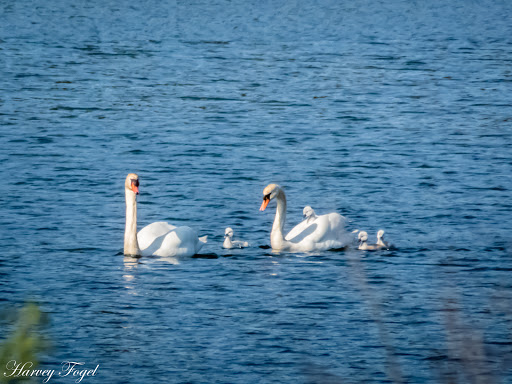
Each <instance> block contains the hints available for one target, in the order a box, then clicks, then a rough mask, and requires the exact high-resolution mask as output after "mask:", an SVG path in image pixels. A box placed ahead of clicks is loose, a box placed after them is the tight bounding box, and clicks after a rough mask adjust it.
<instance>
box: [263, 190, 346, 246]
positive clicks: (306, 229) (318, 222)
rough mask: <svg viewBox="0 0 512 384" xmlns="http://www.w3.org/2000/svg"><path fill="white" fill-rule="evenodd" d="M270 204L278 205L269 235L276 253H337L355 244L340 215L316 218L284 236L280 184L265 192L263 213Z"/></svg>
mask: <svg viewBox="0 0 512 384" xmlns="http://www.w3.org/2000/svg"><path fill="white" fill-rule="evenodd" d="M271 200H275V201H276V202H277V209H276V216H275V218H274V224H273V225H272V232H271V234H270V245H271V246H272V249H273V250H274V251H290V252H311V251H321V250H327V249H337V248H343V247H345V246H346V245H348V244H349V243H350V242H351V241H352V235H351V234H349V233H347V232H346V231H345V229H344V226H345V218H344V217H343V216H341V215H340V214H338V213H328V214H326V215H321V216H316V215H315V218H314V220H312V221H310V220H309V218H308V219H307V220H305V221H303V222H301V223H299V224H298V225H297V226H296V227H294V228H293V229H292V230H291V231H290V232H289V233H288V234H287V235H286V236H285V235H284V224H285V221H286V195H285V193H284V191H283V190H282V189H281V187H280V186H279V185H277V184H269V185H268V186H267V187H266V188H265V189H264V190H263V203H262V204H261V207H260V211H264V210H265V208H267V205H268V204H269V202H270V201H271ZM313 214H314V211H313ZM310 216H311V215H310Z"/></svg>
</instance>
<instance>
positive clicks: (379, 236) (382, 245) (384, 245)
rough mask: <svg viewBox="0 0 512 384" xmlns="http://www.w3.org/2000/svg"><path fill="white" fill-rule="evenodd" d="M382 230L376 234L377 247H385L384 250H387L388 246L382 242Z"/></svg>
mask: <svg viewBox="0 0 512 384" xmlns="http://www.w3.org/2000/svg"><path fill="white" fill-rule="evenodd" d="M384 233H385V232H384V230H383V229H381V230H379V232H377V244H376V245H378V246H379V247H385V248H389V244H388V243H387V242H386V241H384Z"/></svg>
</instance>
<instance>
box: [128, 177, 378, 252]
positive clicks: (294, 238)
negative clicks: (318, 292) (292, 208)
mask: <svg viewBox="0 0 512 384" xmlns="http://www.w3.org/2000/svg"><path fill="white" fill-rule="evenodd" d="M138 194H139V177H138V175H137V174H135V173H130V174H128V176H127V177H126V180H125V198H126V227H125V233H124V254H125V255H129V256H151V255H153V256H163V257H179V256H192V255H195V254H196V253H198V252H199V251H200V249H201V248H202V247H203V245H204V244H206V236H203V237H198V235H197V232H196V231H195V230H193V229H192V228H190V227H187V226H181V227H175V226H173V225H171V224H169V223H166V222H155V223H152V224H149V225H147V226H145V227H144V228H142V229H141V230H140V231H139V232H137V198H136V196H137V195H138ZM272 200H275V201H276V202H277V210H276V216H275V219H274V224H273V225H272V232H271V234H270V245H271V246H272V249H273V250H274V251H288V252H312V251H324V250H328V249H339V248H344V247H346V246H348V245H349V244H351V243H352V242H353V241H354V233H356V232H358V231H354V232H352V233H349V232H347V231H346V230H345V218H344V217H343V216H341V215H340V214H338V213H328V214H326V215H320V216H317V215H316V214H315V211H314V210H313V209H312V208H311V207H309V206H307V207H305V208H304V211H303V214H304V220H303V221H302V222H301V223H299V224H298V225H296V226H295V227H294V228H293V229H292V230H291V231H290V232H288V234H286V235H285V234H284V224H285V219H286V196H285V194H284V191H283V190H282V189H281V187H280V186H279V185H277V184H270V185H268V186H267V187H266V188H265V189H264V190H263V202H262V204H261V207H260V211H264V210H265V209H266V208H267V205H268V204H269V203H270V201H272ZM383 235H384V231H383V230H380V231H379V232H378V234H377V243H376V244H372V245H369V244H367V241H368V234H367V233H366V232H364V231H361V232H359V235H358V239H359V249H362V250H374V249H380V248H383V247H387V244H386V243H385V242H384V241H383ZM232 237H233V230H232V229H231V228H226V231H225V240H224V244H223V247H224V248H234V247H237V248H244V247H247V246H248V245H249V244H248V243H247V242H245V241H236V240H232Z"/></svg>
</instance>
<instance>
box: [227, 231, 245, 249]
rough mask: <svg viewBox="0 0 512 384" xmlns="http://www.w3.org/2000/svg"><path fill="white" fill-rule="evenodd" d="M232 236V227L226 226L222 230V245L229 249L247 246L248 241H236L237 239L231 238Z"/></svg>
mask: <svg viewBox="0 0 512 384" xmlns="http://www.w3.org/2000/svg"><path fill="white" fill-rule="evenodd" d="M232 238H233V229H231V228H229V227H228V228H226V231H225V232H224V244H222V247H224V248H227V249H231V248H245V247H248V246H249V243H248V242H247V241H238V240H231V239H232Z"/></svg>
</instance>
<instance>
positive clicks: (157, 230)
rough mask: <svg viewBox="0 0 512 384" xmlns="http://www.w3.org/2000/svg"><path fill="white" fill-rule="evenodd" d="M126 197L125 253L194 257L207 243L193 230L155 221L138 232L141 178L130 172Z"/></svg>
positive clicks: (125, 188)
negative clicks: (138, 199)
mask: <svg viewBox="0 0 512 384" xmlns="http://www.w3.org/2000/svg"><path fill="white" fill-rule="evenodd" d="M124 191H125V197H126V227H125V231H124V254H125V255H131V256H138V255H142V256H150V255H154V256H164V257H173V256H192V255H195V254H196V253H197V252H199V250H200V249H201V248H202V247H203V245H204V244H206V238H207V236H204V237H200V238H198V237H197V233H196V231H194V230H193V229H192V228H190V227H175V226H174V225H171V224H169V223H166V222H163V221H161V222H156V223H152V224H149V225H147V226H145V227H144V228H142V229H141V230H140V231H139V233H137V201H136V195H138V194H139V176H137V175H136V174H135V173H130V174H128V176H127V177H126V181H125V183H124Z"/></svg>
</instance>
